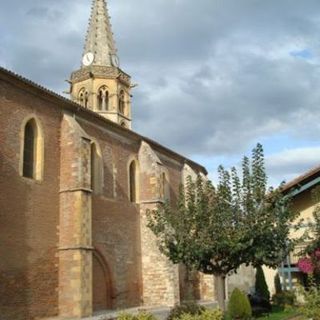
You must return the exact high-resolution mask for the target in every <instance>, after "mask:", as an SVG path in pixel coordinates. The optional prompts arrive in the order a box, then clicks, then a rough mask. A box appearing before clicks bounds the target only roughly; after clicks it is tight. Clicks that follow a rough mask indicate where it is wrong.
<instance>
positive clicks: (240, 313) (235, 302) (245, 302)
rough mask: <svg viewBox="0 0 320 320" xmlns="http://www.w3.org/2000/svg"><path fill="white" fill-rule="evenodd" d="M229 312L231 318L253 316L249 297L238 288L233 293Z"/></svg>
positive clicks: (248, 317)
mask: <svg viewBox="0 0 320 320" xmlns="http://www.w3.org/2000/svg"><path fill="white" fill-rule="evenodd" d="M228 313H229V316H230V317H231V319H250V318H251V316H252V310H251V306H250V302H249V299H248V297H247V296H246V295H245V294H244V293H242V292H241V291H240V290H239V289H238V288H235V289H234V290H233V292H232V294H231V298H230V301H229V305H228Z"/></svg>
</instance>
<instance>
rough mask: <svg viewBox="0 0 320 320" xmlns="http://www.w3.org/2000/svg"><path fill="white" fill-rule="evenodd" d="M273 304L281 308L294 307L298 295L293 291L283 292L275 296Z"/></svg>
mask: <svg viewBox="0 0 320 320" xmlns="http://www.w3.org/2000/svg"><path fill="white" fill-rule="evenodd" d="M272 302H273V304H274V305H276V306H279V307H286V306H294V305H295V303H296V294H295V293H294V292H293V291H282V292H280V293H276V294H275V295H273V297H272Z"/></svg>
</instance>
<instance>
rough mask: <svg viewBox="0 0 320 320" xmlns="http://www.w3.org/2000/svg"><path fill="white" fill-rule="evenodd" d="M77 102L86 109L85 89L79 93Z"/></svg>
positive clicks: (87, 95) (86, 92)
mask: <svg viewBox="0 0 320 320" xmlns="http://www.w3.org/2000/svg"><path fill="white" fill-rule="evenodd" d="M78 100H79V103H80V104H81V105H82V106H83V107H85V108H88V101H89V93H88V91H87V90H86V89H85V88H82V89H81V90H80V91H79V95H78Z"/></svg>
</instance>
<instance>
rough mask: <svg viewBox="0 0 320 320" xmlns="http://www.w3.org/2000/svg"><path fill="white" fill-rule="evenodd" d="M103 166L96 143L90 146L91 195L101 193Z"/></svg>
mask: <svg viewBox="0 0 320 320" xmlns="http://www.w3.org/2000/svg"><path fill="white" fill-rule="evenodd" d="M102 181H103V166H102V157H101V152H100V149H99V147H98V146H97V144H96V143H92V144H91V189H92V191H93V193H96V194H98V193H101V192H102Z"/></svg>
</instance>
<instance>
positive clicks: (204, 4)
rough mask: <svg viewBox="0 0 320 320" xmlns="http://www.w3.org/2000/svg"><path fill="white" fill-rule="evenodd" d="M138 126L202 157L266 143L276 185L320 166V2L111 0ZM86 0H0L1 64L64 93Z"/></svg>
mask: <svg viewBox="0 0 320 320" xmlns="http://www.w3.org/2000/svg"><path fill="white" fill-rule="evenodd" d="M108 5H109V13H110V15H111V16H112V24H113V31H114V33H115V38H116V41H117V46H118V49H119V56H120V59H121V67H122V69H123V70H124V71H126V72H127V73H129V74H130V75H132V77H133V81H134V82H136V83H138V84H139V86H138V87H137V88H136V89H134V93H133V94H134V98H133V119H134V130H135V131H137V132H139V133H141V134H144V135H147V136H149V137H151V138H153V139H155V140H157V141H159V142H161V143H162V144H164V145H166V146H168V147H170V148H173V149H175V150H177V151H178V152H180V153H182V154H184V155H186V156H188V157H190V158H192V159H194V160H196V161H198V162H200V163H202V164H204V165H205V166H206V167H207V168H208V170H209V172H210V174H211V176H212V177H213V178H214V177H215V171H216V167H217V166H218V164H220V163H223V164H224V165H225V166H227V167H228V166H231V165H238V164H239V161H240V159H241V157H242V155H243V154H245V153H246V154H248V153H250V150H251V149H252V148H253V147H254V145H255V144H256V143H257V142H258V141H259V142H261V143H263V145H264V148H265V152H266V158H267V159H266V160H267V169H268V172H269V176H270V177H271V179H270V182H271V184H275V183H277V182H279V181H281V180H284V179H285V180H287V181H288V180H290V179H291V178H293V177H295V176H296V175H298V174H301V173H303V172H304V171H305V170H308V169H309V168H311V167H313V166H315V165H318V164H320V143H319V138H320V121H319V119H320V1H319V0H303V1H301V0H300V1H298V0H295V1H293V0H198V1H194V0H135V1H133V0H109V3H108ZM90 7H91V0H24V1H21V0H10V1H7V0H0V8H1V10H0V65H2V66H4V67H6V68H8V69H11V70H13V71H15V72H17V73H19V74H22V75H24V76H26V77H28V78H30V79H32V80H34V81H36V82H38V83H40V84H42V85H44V86H47V87H49V88H50V89H52V90H54V91H56V92H58V93H62V92H63V91H64V90H65V89H67V83H65V82H64V80H65V79H68V77H69V75H70V72H71V71H73V70H76V69H77V68H79V66H80V61H81V56H82V50H83V45H84V37H85V33H86V29H87V25H88V19H89V15H90Z"/></svg>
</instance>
